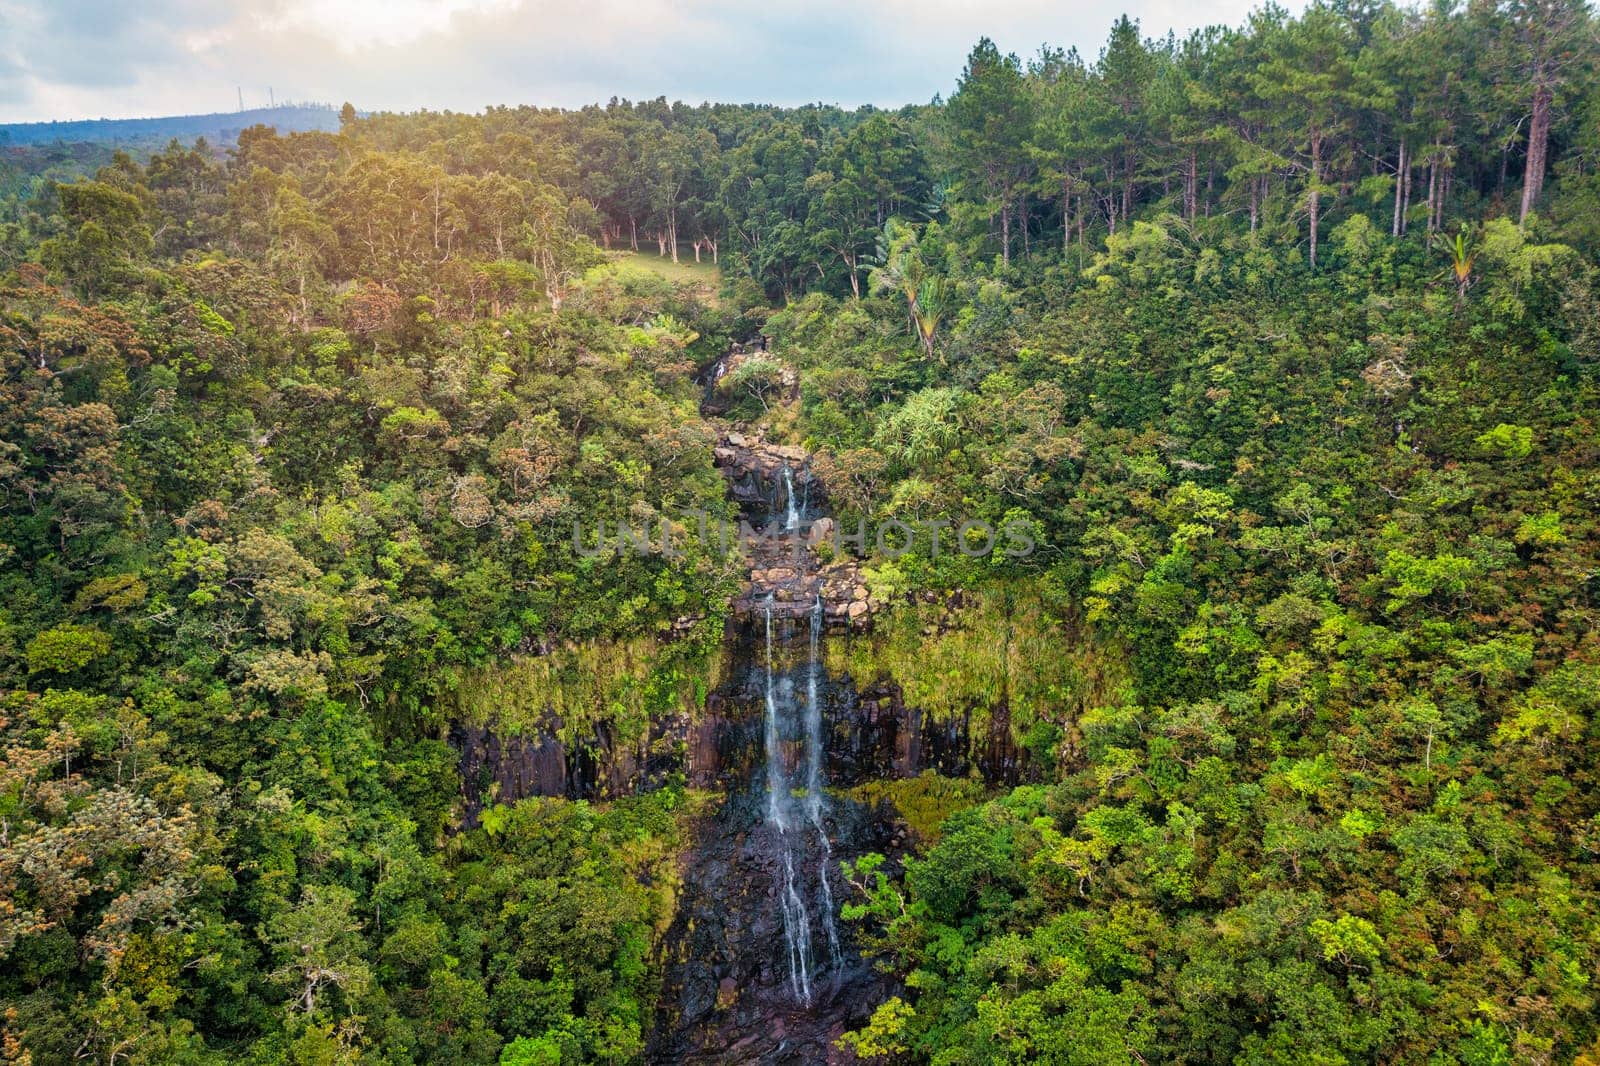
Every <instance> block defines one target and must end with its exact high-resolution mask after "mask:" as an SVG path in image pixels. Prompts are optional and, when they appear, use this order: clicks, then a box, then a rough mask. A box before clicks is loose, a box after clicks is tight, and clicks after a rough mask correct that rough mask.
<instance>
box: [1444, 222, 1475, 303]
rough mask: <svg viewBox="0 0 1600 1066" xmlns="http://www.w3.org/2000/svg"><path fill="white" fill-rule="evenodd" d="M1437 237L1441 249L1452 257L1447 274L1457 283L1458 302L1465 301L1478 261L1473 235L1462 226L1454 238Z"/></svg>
mask: <svg viewBox="0 0 1600 1066" xmlns="http://www.w3.org/2000/svg"><path fill="white" fill-rule="evenodd" d="M1437 236H1438V243H1439V247H1440V248H1442V249H1444V251H1445V254H1447V255H1448V256H1449V257H1450V266H1449V268H1448V271H1447V273H1448V275H1449V277H1450V278H1451V280H1453V281H1454V282H1455V283H1456V300H1457V301H1458V302H1459V301H1461V300H1465V299H1466V298H1467V290H1468V289H1469V288H1471V287H1472V267H1473V265H1474V264H1475V263H1476V262H1477V259H1478V250H1477V248H1476V247H1475V246H1474V245H1475V242H1474V241H1473V239H1472V234H1471V232H1470V231H1469V230H1468V228H1467V227H1466V226H1462V227H1461V228H1460V229H1459V230H1457V231H1456V235H1455V236H1454V237H1446V236H1445V235H1444V234H1442V233H1441V234H1438V235H1437Z"/></svg>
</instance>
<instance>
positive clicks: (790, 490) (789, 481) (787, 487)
mask: <svg viewBox="0 0 1600 1066" xmlns="http://www.w3.org/2000/svg"><path fill="white" fill-rule="evenodd" d="M783 496H784V516H783V528H784V530H785V531H786V532H789V533H793V532H794V531H795V530H797V529H799V528H800V511H799V509H798V508H797V507H795V503H794V471H793V470H792V469H791V468H790V466H789V464H788V463H785V464H784V465H783Z"/></svg>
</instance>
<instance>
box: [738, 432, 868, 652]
mask: <svg viewBox="0 0 1600 1066" xmlns="http://www.w3.org/2000/svg"><path fill="white" fill-rule="evenodd" d="M715 457H716V463H717V466H718V467H720V468H721V470H722V472H723V475H724V476H725V477H726V478H727V479H728V489H729V493H730V494H731V495H732V496H733V498H734V500H736V501H737V502H738V503H739V506H740V509H741V511H742V512H743V514H744V519H745V522H746V523H747V524H748V526H749V527H750V533H751V535H749V536H746V537H744V538H743V539H742V543H743V547H744V551H745V553H746V556H747V557H748V559H749V563H750V577H749V580H748V581H746V583H745V587H744V590H743V591H742V592H741V593H740V595H739V596H738V597H737V598H736V599H735V600H734V604H733V610H734V613H735V614H736V615H739V616H745V617H749V616H755V615H760V614H764V613H765V612H766V611H767V610H768V609H769V607H770V609H771V611H772V613H773V615H774V617H781V618H803V617H805V616H807V615H809V614H811V613H812V612H813V611H815V610H816V607H817V604H818V602H819V601H820V602H821V604H822V614H823V618H824V619H825V620H826V622H827V624H828V625H829V626H830V627H833V628H850V629H858V630H859V629H866V628H868V627H870V626H871V624H872V616H873V613H874V612H876V611H877V610H878V608H879V607H881V606H882V604H881V603H879V601H878V600H877V599H876V598H874V597H873V595H872V593H871V590H870V589H869V588H868V587H867V584H866V581H865V580H864V579H863V577H862V575H861V568H860V566H859V565H858V564H857V563H856V561H855V560H853V559H848V558H838V559H833V558H831V557H832V556H833V555H834V554H835V550H836V549H837V547H838V543H837V539H836V533H837V530H836V527H835V525H834V521H833V519H832V518H829V517H827V516H826V515H819V511H820V509H821V508H822V506H823V505H824V504H825V502H826V496H825V493H824V490H823V486H822V484H821V482H820V481H819V480H818V479H817V478H816V477H815V476H814V475H813V474H812V472H811V456H810V454H809V453H808V452H806V450H805V449H804V448H799V447H795V446H794V445H787V444H774V443H771V442H769V441H766V440H763V439H761V438H759V437H754V436H748V435H746V434H743V433H739V432H729V433H727V434H725V435H724V436H723V437H722V440H721V441H720V442H719V443H718V445H717V447H716V450H715ZM825 545H826V546H827V548H826V549H824V546H825ZM824 551H825V552H826V555H827V556H828V557H830V560H831V561H829V562H826V563H824V562H823V561H822V560H823V557H824Z"/></svg>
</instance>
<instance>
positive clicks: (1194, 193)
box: [1183, 149, 1200, 222]
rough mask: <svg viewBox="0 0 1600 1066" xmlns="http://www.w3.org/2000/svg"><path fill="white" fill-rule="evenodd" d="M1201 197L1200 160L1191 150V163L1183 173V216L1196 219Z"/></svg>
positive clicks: (1191, 220) (1192, 219)
mask: <svg viewBox="0 0 1600 1066" xmlns="http://www.w3.org/2000/svg"><path fill="white" fill-rule="evenodd" d="M1199 199H1200V160H1199V159H1198V158H1196V157H1195V153H1194V150H1193V149H1190V150H1189V164H1188V168H1187V169H1186V170H1185V172H1184V175H1183V217H1184V218H1186V219H1188V220H1189V221H1190V222H1193V221H1194V218H1195V215H1197V214H1198V213H1199V211H1198V201H1199Z"/></svg>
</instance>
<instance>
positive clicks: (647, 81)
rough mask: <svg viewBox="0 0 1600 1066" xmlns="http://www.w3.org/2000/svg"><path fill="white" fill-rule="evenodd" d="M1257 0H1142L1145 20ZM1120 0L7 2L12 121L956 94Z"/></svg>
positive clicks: (1097, 30) (1136, 6)
mask: <svg viewBox="0 0 1600 1066" xmlns="http://www.w3.org/2000/svg"><path fill="white" fill-rule="evenodd" d="M1249 7H1250V5H1249V4H1248V2H1247V0H1202V2H1200V3H1188V4H1180V3H1178V2H1177V0H1137V2H1136V3H1132V4H1130V7H1129V12H1130V14H1132V15H1134V16H1135V17H1138V18H1141V20H1142V23H1143V27H1144V30H1145V32H1146V33H1147V34H1150V35H1155V34H1159V33H1164V32H1165V31H1166V30H1167V29H1168V28H1176V29H1178V30H1179V31H1180V32H1183V31H1187V30H1188V29H1191V28H1195V27H1198V26H1200V25H1204V24H1207V23H1213V22H1228V23H1237V22H1239V21H1241V20H1242V19H1243V18H1244V16H1245V15H1246V14H1247V13H1248V11H1249ZM1114 17H1115V14H1114V12H1113V9H1108V8H1101V7H1097V6H1091V5H1087V4H1073V3H1063V2H1061V0H986V2H981V3H979V2H973V0H876V2H873V3H861V2H859V0H810V2H805V0H769V2H765V3H761V2H756V3H751V2H747V0H346V2H343V3H333V2H327V0H323V2H318V0H263V2H258V3H256V4H254V5H253V6H252V7H251V8H250V9H249V10H247V11H241V10H240V8H239V7H238V6H237V5H235V4H232V3H228V2H226V0H144V2H142V3H139V4H130V3H128V0H55V2H52V3H50V4H49V5H48V6H45V5H44V4H43V3H41V2H39V0H0V121H27V120H36V119H48V118H83V117H100V116H108V117H122V116H132V115H160V114H178V113H185V112H204V111H227V110H232V109H233V107H234V106H235V99H236V97H235V92H236V88H235V87H236V86H238V87H242V90H243V93H244V97H245V102H246V103H247V104H249V105H251V106H259V105H261V104H264V103H265V102H266V97H267V89H268V87H269V86H270V87H272V89H273V90H274V92H275V94H276V97H277V99H278V100H280V101H282V100H286V99H296V100H323V101H327V102H329V103H333V104H338V103H341V102H343V101H344V100H350V101H352V102H353V103H355V104H356V105H357V106H358V107H362V108H369V109H386V110H410V109H415V108H422V107H429V108H435V109H444V108H449V109H452V110H465V111H476V110H479V109H481V108H483V107H485V106H488V105H494V104H513V105H514V104H524V103H532V104H541V105H560V106H579V105H582V104H584V103H588V102H594V101H601V102H603V101H604V100H606V99H608V98H609V97H611V96H613V95H617V96H624V97H629V98H632V99H649V98H653V97H656V96H663V95H664V96H667V97H668V98H672V99H684V100H688V101H691V102H698V101H700V100H706V99H711V100H727V101H735V102H748V101H762V102H771V103H780V104H796V103H804V102H808V101H823V102H829V103H842V104H846V105H854V104H860V103H874V104H878V105H882V106H894V105H898V104H902V103H915V102H924V101H926V100H928V99H930V98H931V97H932V96H933V95H934V94H935V93H941V92H943V93H948V92H949V90H950V89H951V87H952V86H953V85H954V84H955V80H956V78H957V76H958V75H959V73H960V70H961V65H962V62H963V61H964V59H965V56H966V53H967V50H968V49H970V48H971V46H972V44H973V43H974V42H975V41H976V40H977V39H978V37H980V36H989V37H992V38H993V39H994V40H995V41H996V43H997V44H999V45H1000V47H1001V48H1002V49H1005V50H1007V51H1015V52H1017V53H1018V54H1020V55H1022V56H1024V57H1027V56H1029V55H1032V54H1033V53H1034V52H1035V51H1036V50H1037V49H1038V47H1039V45H1041V44H1043V43H1047V42H1048V43H1050V44H1052V45H1059V46H1071V45H1076V46H1077V47H1078V48H1079V50H1080V51H1081V52H1082V53H1083V54H1084V55H1085V56H1087V57H1090V58H1092V57H1093V56H1095V55H1096V54H1097V53H1098V51H1099V48H1100V45H1101V42H1103V41H1104V39H1105V36H1106V33H1107V31H1108V30H1109V28H1110V25H1111V22H1112V20H1113V18H1114Z"/></svg>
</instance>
